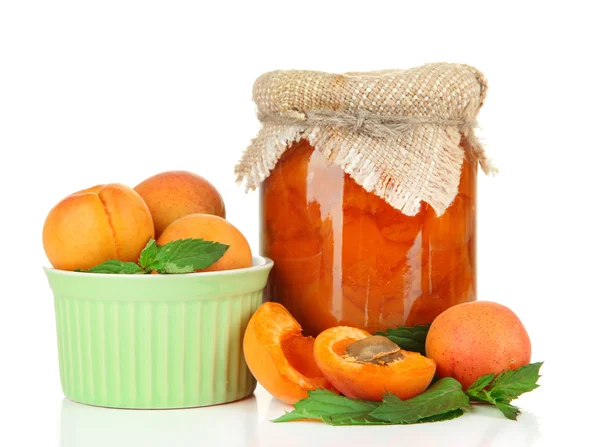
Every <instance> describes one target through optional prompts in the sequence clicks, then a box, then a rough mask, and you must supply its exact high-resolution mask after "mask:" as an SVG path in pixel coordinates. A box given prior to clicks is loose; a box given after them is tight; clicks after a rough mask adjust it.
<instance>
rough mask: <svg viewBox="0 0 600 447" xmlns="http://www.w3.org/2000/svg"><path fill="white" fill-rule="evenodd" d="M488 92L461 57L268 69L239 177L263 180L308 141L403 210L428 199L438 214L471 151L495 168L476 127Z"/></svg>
mask: <svg viewBox="0 0 600 447" xmlns="http://www.w3.org/2000/svg"><path fill="white" fill-rule="evenodd" d="M486 92H487V82H486V80H485V78H484V77H483V74H482V73H481V72H479V71H478V70H476V69H475V68H473V67H470V66H468V65H464V64H448V63H436V64H426V65H423V66H420V67H415V68H411V69H408V70H384V71H379V72H367V73H345V74H331V73H323V72H315V71H303V70H287V71H274V72H269V73H265V74H264V75H262V76H260V77H259V78H258V79H257V80H256V82H255V84H254V88H253V95H252V96H253V99H254V102H255V103H256V106H257V117H258V119H259V120H260V121H261V123H262V127H261V129H260V131H259V133H258V135H257V137H256V138H255V139H254V140H253V141H252V143H251V144H250V146H249V147H248V148H247V149H246V151H245V153H244V155H243V156H242V158H241V160H240V162H239V163H238V165H237V166H236V169H235V172H236V176H237V180H238V181H239V182H244V183H245V184H246V186H247V189H255V188H257V187H258V186H259V185H260V184H261V183H262V181H263V180H264V179H265V178H266V177H268V176H269V174H270V171H271V170H272V169H273V168H274V167H275V164H276V163H277V161H278V160H279V158H280V157H281V155H282V154H283V153H284V152H285V151H286V150H287V148H288V147H289V146H290V145H291V144H292V143H293V142H295V141H299V140H301V139H306V140H308V142H309V143H310V144H311V145H312V146H313V147H314V148H315V150H318V151H320V152H321V153H323V155H324V156H325V158H326V159H327V160H328V161H329V162H331V163H334V164H337V165H338V166H340V167H341V168H342V170H343V171H344V172H345V173H346V174H348V175H350V177H352V178H353V179H354V180H355V181H356V182H357V183H358V184H359V185H361V186H362V187H363V188H365V189H366V190H367V191H369V192H373V193H374V194H376V195H377V196H379V197H381V198H382V199H384V200H385V201H386V202H388V203H389V204H390V205H391V206H393V207H394V208H396V209H398V210H400V211H402V212H403V213H404V214H406V215H415V214H416V213H417V212H418V211H419V209H420V205H421V202H423V201H425V202H427V203H428V204H430V205H431V206H432V207H433V208H434V210H435V212H436V214H438V215H441V214H442V213H443V212H444V211H445V210H446V208H447V207H448V206H449V205H450V204H451V203H452V201H453V200H454V198H455V197H456V195H457V193H458V184H459V180H460V173H461V166H462V162H463V159H464V157H465V150H470V151H472V152H473V154H474V155H475V156H476V157H477V159H478V161H479V164H480V166H481V168H482V170H483V171H484V172H485V173H486V174H492V175H493V174H495V173H496V172H497V169H496V168H495V166H494V165H493V163H492V162H491V160H490V159H489V157H488V156H487V155H486V153H485V151H484V149H483V146H482V145H481V143H480V141H479V139H478V138H477V136H476V134H475V131H474V128H475V127H476V126H477V121H476V118H477V114H478V112H479V109H480V108H481V106H482V105H483V102H484V100H485V96H486ZM461 142H462V143H461ZM465 142H466V144H465Z"/></svg>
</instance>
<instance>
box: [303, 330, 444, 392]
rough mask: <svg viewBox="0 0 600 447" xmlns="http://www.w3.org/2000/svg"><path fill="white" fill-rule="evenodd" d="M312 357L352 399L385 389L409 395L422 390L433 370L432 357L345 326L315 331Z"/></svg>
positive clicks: (333, 382) (334, 384)
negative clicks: (319, 332)
mask: <svg viewBox="0 0 600 447" xmlns="http://www.w3.org/2000/svg"><path fill="white" fill-rule="evenodd" d="M359 341H360V342H361V343H356V342H359ZM315 359H316V361H317V365H318V366H319V368H320V369H321V371H322V372H323V374H324V375H325V378H327V380H329V382H330V383H331V384H332V385H333V386H334V387H335V388H336V389H337V390H339V391H340V392H341V393H343V394H344V395H346V396H348V397H352V398H356V399H365V400H372V401H381V400H382V398H383V396H384V395H385V394H386V393H387V392H390V393H392V394H395V395H396V396H398V397H399V398H400V399H410V398H411V397H414V396H416V395H418V394H421V393H422V392H423V391H425V390H426V389H427V387H428V386H429V384H430V383H431V380H432V379H433V375H434V374H435V362H434V361H433V360H431V359H428V358H427V357H424V356H422V355H421V354H419V353H417V352H409V351H404V350H402V349H400V348H399V347H398V346H397V345H396V344H395V343H393V342H392V341H391V340H389V339H387V338H385V337H381V336H371V334H369V333H368V332H367V331H363V330H362V329H357V328H353V327H348V326H337V327H332V328H329V329H326V330H325V331H323V332H322V333H321V334H319V336H318V337H317V338H316V340H315Z"/></svg>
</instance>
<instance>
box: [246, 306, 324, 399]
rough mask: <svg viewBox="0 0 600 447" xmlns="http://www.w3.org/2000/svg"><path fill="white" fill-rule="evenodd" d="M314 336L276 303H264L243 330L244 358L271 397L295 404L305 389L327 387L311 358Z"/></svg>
mask: <svg viewBox="0 0 600 447" xmlns="http://www.w3.org/2000/svg"><path fill="white" fill-rule="evenodd" d="M314 342H315V340H314V338H312V337H304V336H303V335H302V328H301V327H300V324H298V322H297V321H296V320H295V319H294V317H292V315H291V314H290V313H289V312H288V311H287V310H286V309H285V307H283V306H282V305H281V304H279V303H273V302H266V303H264V304H262V305H261V306H260V307H259V308H258V310H257V311H256V312H255V313H254V315H253V316H252V318H251V319H250V322H249V323H248V326H247V328H246V332H245V333H244V343H243V346H244V357H245V359H246V364H247V365H248V368H249V369H250V371H251V372H252V374H253V375H254V377H255V378H256V380H257V381H258V382H259V383H260V384H261V385H262V386H263V387H264V388H265V389H266V390H267V391H268V392H269V393H271V395H272V396H274V397H275V398H277V399H279V400H281V401H283V402H286V403H288V404H295V403H296V402H298V401H299V400H300V399H303V398H305V397H307V396H308V394H307V390H314V389H316V388H331V385H330V384H329V383H328V382H327V380H326V379H325V377H324V376H323V374H322V373H321V371H320V370H319V368H318V367H317V364H316V362H315V359H314V357H313V347H314Z"/></svg>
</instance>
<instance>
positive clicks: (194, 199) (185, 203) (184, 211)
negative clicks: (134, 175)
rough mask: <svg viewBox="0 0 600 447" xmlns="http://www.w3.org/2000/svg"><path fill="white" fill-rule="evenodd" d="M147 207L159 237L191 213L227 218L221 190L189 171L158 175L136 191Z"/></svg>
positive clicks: (140, 185)
mask: <svg viewBox="0 0 600 447" xmlns="http://www.w3.org/2000/svg"><path fill="white" fill-rule="evenodd" d="M134 189H135V190H136V191H137V192H138V194H139V195H140V196H142V198H143V199H144V201H145V202H146V203H147V204H148V208H149V209H150V213H152V219H153V220H154V231H155V233H156V237H160V235H161V234H162V232H163V231H164V230H165V228H167V226H168V225H169V224H170V223H171V222H173V221H175V220H177V219H179V218H180V217H183V216H187V215H188V214H196V213H203V214H214V215H215V216H219V217H223V218H225V205H224V203H223V199H222V197H221V194H219V191H217V189H216V188H215V187H214V186H213V185H212V184H211V183H210V182H209V181H208V180H206V179H205V178H203V177H200V176H199V175H196V174H193V173H191V172H187V171H167V172H162V173H160V174H156V175H154V176H152V177H150V178H148V179H146V180H144V181H143V182H142V183H140V184H139V185H137V186H136V187H135V188H134Z"/></svg>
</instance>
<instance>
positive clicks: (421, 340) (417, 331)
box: [376, 324, 430, 355]
mask: <svg viewBox="0 0 600 447" xmlns="http://www.w3.org/2000/svg"><path fill="white" fill-rule="evenodd" d="M429 326H430V325H429V324H424V325H420V324H418V325H415V326H411V327H409V326H399V327H397V328H393V329H387V330H386V331H385V332H382V331H378V332H377V333H376V335H383V336H384V337H387V338H389V339H390V340H392V341H393V342H394V343H396V344H397V345H398V346H400V348H402V349H404V350H405V351H413V352H418V353H420V354H421V355H425V339H426V338H427V332H428V331H429Z"/></svg>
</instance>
